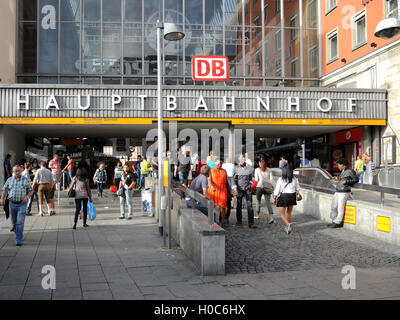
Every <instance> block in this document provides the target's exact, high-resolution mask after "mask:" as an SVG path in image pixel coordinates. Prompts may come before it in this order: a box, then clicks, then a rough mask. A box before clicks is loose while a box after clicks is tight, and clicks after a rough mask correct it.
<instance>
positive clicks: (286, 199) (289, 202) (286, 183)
mask: <svg viewBox="0 0 400 320" xmlns="http://www.w3.org/2000/svg"><path fill="white" fill-rule="evenodd" d="M299 189H300V186H299V181H298V180H297V178H296V177H294V176H293V169H292V168H291V167H290V166H287V165H286V166H285V167H283V168H282V177H280V178H279V179H278V181H277V183H276V187H275V191H274V205H276V206H277V207H278V208H279V213H280V216H281V219H282V221H283V222H284V224H285V228H284V230H285V232H286V233H287V234H289V233H291V232H292V227H291V221H292V212H293V207H294V206H295V205H297V202H296V195H297V192H298V191H299Z"/></svg>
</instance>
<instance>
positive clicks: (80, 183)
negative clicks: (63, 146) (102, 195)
mask: <svg viewBox="0 0 400 320" xmlns="http://www.w3.org/2000/svg"><path fill="white" fill-rule="evenodd" d="M72 188H74V189H75V216H74V225H73V227H72V229H74V230H76V224H77V223H78V217H79V216H80V213H81V210H82V208H83V227H85V228H86V227H88V225H87V223H86V222H87V205H88V201H90V202H93V200H92V192H91V190H90V186H89V173H88V172H87V171H86V169H84V168H78V170H77V171H76V175H75V177H74V178H73V179H72V182H71V184H70V186H69V188H68V190H70V189H72Z"/></svg>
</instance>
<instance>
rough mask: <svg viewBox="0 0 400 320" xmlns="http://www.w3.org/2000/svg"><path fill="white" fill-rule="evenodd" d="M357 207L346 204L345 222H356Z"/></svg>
mask: <svg viewBox="0 0 400 320" xmlns="http://www.w3.org/2000/svg"><path fill="white" fill-rule="evenodd" d="M356 221H357V220H356V207H355V206H346V208H345V212H344V222H345V223H349V224H356Z"/></svg>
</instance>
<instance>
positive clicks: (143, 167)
mask: <svg viewBox="0 0 400 320" xmlns="http://www.w3.org/2000/svg"><path fill="white" fill-rule="evenodd" d="M150 169H151V165H150V163H149V162H148V161H147V159H143V160H142V162H141V163H140V181H139V190H141V189H142V188H144V187H145V179H146V178H147V176H148V175H149V173H150V171H151V170H150Z"/></svg>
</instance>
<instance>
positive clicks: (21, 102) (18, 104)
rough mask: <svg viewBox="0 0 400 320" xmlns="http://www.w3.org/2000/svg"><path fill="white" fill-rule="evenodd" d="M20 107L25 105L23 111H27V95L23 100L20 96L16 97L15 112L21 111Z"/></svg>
mask: <svg viewBox="0 0 400 320" xmlns="http://www.w3.org/2000/svg"><path fill="white" fill-rule="evenodd" d="M21 105H25V110H29V94H26V95H25V99H23V98H22V95H20V94H19V95H18V96H17V110H21Z"/></svg>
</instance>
